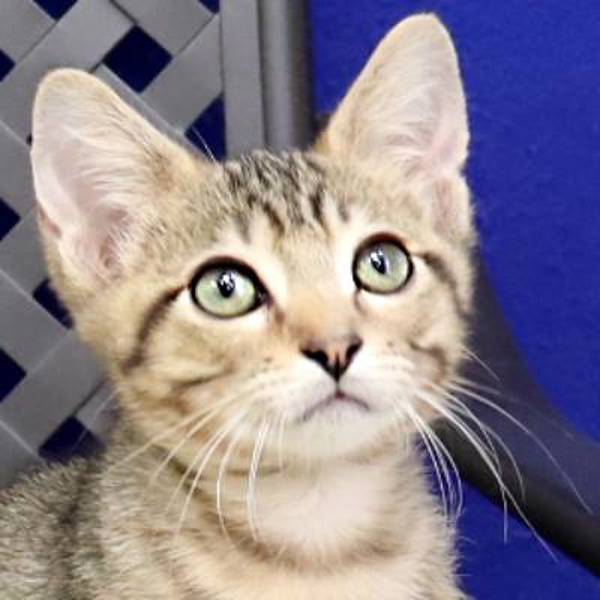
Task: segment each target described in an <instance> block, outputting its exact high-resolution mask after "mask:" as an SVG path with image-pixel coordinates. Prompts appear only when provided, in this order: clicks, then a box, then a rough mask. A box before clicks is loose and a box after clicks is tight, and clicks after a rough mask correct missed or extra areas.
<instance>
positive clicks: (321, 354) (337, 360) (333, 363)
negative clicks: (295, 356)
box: [301, 335, 362, 381]
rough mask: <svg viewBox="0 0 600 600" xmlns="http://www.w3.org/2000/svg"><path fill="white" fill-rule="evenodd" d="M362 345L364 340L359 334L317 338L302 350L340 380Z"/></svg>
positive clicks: (307, 356)
mask: <svg viewBox="0 0 600 600" xmlns="http://www.w3.org/2000/svg"><path fill="white" fill-rule="evenodd" d="M361 346H362V340H361V339H360V338H359V337H358V336H357V335H348V336H344V337H341V338H339V337H338V338H334V339H331V340H315V341H314V342H310V343H309V344H308V345H307V346H305V347H304V348H302V349H301V352H302V354H304V356H306V358H308V359H310V360H314V361H315V362H316V363H317V364H318V365H319V366H320V367H322V368H323V369H324V370H325V371H326V372H327V373H329V375H331V376H332V377H333V378H334V379H335V380H336V381H339V380H340V379H341V377H342V375H343V374H344V373H345V372H346V371H347V370H348V367H349V366H350V363H351V362H352V360H353V359H354V357H355V356H356V354H357V353H358V351H359V350H360V348H361Z"/></svg>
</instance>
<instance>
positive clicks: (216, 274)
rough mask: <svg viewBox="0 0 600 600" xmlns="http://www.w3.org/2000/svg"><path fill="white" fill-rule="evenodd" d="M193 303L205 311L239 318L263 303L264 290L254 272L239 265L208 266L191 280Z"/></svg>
mask: <svg viewBox="0 0 600 600" xmlns="http://www.w3.org/2000/svg"><path fill="white" fill-rule="evenodd" d="M190 292H191V295H192V299H193V300H194V302H195V303H196V304H197V305H198V306H199V307H200V308H201V309H202V310H204V311H205V312H207V313H208V314H210V315H212V316H214V317H220V318H223V319H230V318H233V317H241V316H242V315H245V314H247V313H249V312H251V311H252V310H254V309H255V308H258V306H260V305H261V304H262V303H263V300H264V294H263V290H262V288H261V286H260V284H259V283H258V280H257V278H256V276H254V274H253V273H252V272H251V271H249V270H248V269H247V268H245V267H242V266H241V265H235V264H225V265H217V266H214V267H209V268H208V269H206V270H205V271H203V272H201V273H200V274H199V275H198V276H197V277H196V278H194V280H193V281H192V284H191V287H190Z"/></svg>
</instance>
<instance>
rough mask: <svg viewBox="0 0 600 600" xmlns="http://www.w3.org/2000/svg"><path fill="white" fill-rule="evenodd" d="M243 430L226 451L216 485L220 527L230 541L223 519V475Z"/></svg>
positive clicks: (232, 439)
mask: <svg viewBox="0 0 600 600" xmlns="http://www.w3.org/2000/svg"><path fill="white" fill-rule="evenodd" d="M242 432H243V431H242V430H241V429H240V430H238V431H237V433H236V434H235V435H233V436H232V438H231V440H230V442H229V444H228V446H227V448H226V450H225V454H224V455H223V458H222V459H221V464H220V465H219V472H218V475H217V483H216V505H217V516H218V518H219V525H220V527H221V531H222V532H223V533H224V534H225V537H227V539H229V532H228V531H227V526H226V525H225V519H224V517H223V503H222V502H223V500H222V499H223V488H222V482H223V475H224V474H225V472H226V470H227V463H228V461H229V458H230V457H231V454H232V453H233V450H234V448H235V447H236V445H237V443H238V442H239V440H240V438H241V437H242Z"/></svg>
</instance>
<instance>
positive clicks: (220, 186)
mask: <svg viewBox="0 0 600 600" xmlns="http://www.w3.org/2000/svg"><path fill="white" fill-rule="evenodd" d="M33 139H34V143H33V149H32V162H33V173H34V180H35V189H36V194H37V199H38V204H39V213H40V228H41V232H42V237H43V240H44V243H45V248H46V253H47V259H48V264H49V269H50V273H51V277H52V281H53V282H54V285H55V287H56V288H57V289H58V291H59V292H60V295H61V297H62V298H63V299H64V301H65V303H66V305H67V306H68V308H69V309H70V311H71V312H72V314H73V315H74V318H75V322H76V326H77V330H78V332H79V334H80V336H81V337H82V338H83V339H84V340H85V341H86V342H87V343H88V344H89V345H90V346H91V347H92V348H94V349H95V351H96V352H97V353H98V355H99V356H100V358H101V359H102V360H103V362H104V364H105V366H106V369H107V371H108V373H109V375H110V377H111V379H112V381H113V382H114V385H115V387H116V389H117V390H118V394H119V399H120V407H121V412H122V416H121V418H120V421H119V423H118V425H117V426H116V430H115V432H114V436H113V439H112V441H111V442H110V443H109V445H108V447H107V449H106V451H105V452H104V453H103V454H102V455H101V456H99V457H96V458H93V459H85V460H84V459H77V460H74V461H73V462H71V463H70V464H69V465H67V466H55V467H52V468H50V469H48V470H46V471H45V472H41V473H39V474H36V475H33V476H30V477H29V478H27V479H25V480H24V481H22V482H20V483H18V484H17V485H15V486H14V487H13V488H12V489H9V490H8V491H5V492H3V493H2V495H1V496H0V589H1V590H2V598H9V599H22V598H27V599H30V600H37V599H40V600H41V599H42V598H43V599H44V600H59V599H60V600H65V599H73V600H74V599H77V600H92V599H94V600H108V599H111V600H113V599H116V598H118V599H120V600H130V599H131V600H133V599H141V598H143V599H144V600H152V599H157V600H158V599H160V600H164V599H165V598H172V599H174V600H184V599H185V600H191V599H198V600H199V599H206V600H217V599H222V600H224V599H228V600H238V599H239V600H242V599H243V600H250V599H258V598H260V599H261V600H282V599H285V600H338V599H339V600H349V599H352V600H373V599H374V598H377V599H379V600H392V599H393V600H425V599H426V600H457V599H464V598H465V596H464V594H463V593H462V592H461V591H460V590H459V587H458V584H457V578H456V575H455V558H456V553H455V549H454V547H453V546H454V541H453V536H454V533H453V529H452V525H451V524H450V523H449V521H448V520H446V519H445V518H444V515H443V514H442V511H441V509H440V507H439V506H438V501H437V500H436V499H435V498H434V495H433V494H432V493H431V491H430V489H429V484H428V480H427V477H426V473H425V468H424V467H423V465H422V459H421V456H420V452H419V451H418V449H417V444H416V437H417V433H418V431H419V430H422V429H423V428H425V427H426V426H428V424H429V423H430V422H431V421H432V420H433V419H434V418H436V417H439V416H444V415H447V414H448V408H447V405H446V402H445V400H444V393H443V390H444V386H445V385H447V384H449V382H450V381H451V380H452V377H453V376H454V375H455V374H456V370H457V367H458V364H459V357H460V354H461V347H462V344H463V343H464V339H465V336H466V320H467V315H468V313H469V310H470V302H471V264H470V254H471V249H472V246H473V244H474V241H475V234H474V231H473V226H472V211H471V207H470V204H469V194H468V189H467V186H466V184H465V181H464V179H463V176H462V173H461V169H462V167H463V164H464V161H465V159H466V155H467V143H468V127H467V115H466V108H465V99H464V95H463V90H462V85H461V80H460V74H459V69H458V65H457V59H456V55H455V52H454V49H453V46H452V42H451V40H450V38H449V36H448V33H447V32H446V30H445V29H444V27H443V26H442V25H441V24H440V23H439V22H438V21H437V20H436V18H435V17H432V16H428V15H422V16H416V17H413V18H410V19H407V20H406V21H404V22H402V23H400V24H399V25H398V26H396V27H395V28H394V29H393V30H392V31H391V32H390V33H389V34H388V35H387V37H386V38H385V39H384V40H383V41H382V42H381V44H380V45H379V47H378V48H377V50H376V51H375V53H374V55H373V57H372V58H371V59H370V61H369V62H368V64H367V66H366V67H365V69H364V70H363V72H362V73H361V75H360V76H359V78H358V80H357V81H356V83H354V85H353V86H352V88H351V89H350V91H349V93H348V95H347V96H346V98H345V99H344V100H343V102H342V103H341V105H340V107H339V108H338V110H337V111H336V113H335V114H334V116H333V117H332V120H331V122H330V124H329V126H328V128H327V129H326V131H325V132H324V133H323V135H322V136H321V138H320V139H319V141H318V142H317V143H316V145H315V146H314V148H313V149H311V150H310V151H308V152H306V153H301V152H291V153H284V154H278V155H275V154H272V153H269V152H265V151H260V152H254V153H251V154H249V155H247V156H243V157H241V158H240V159H239V160H232V161H228V162H225V163H224V164H214V163H212V162H208V161H206V160H204V159H202V158H199V157H197V156H192V155H191V154H190V153H188V152H187V151H186V150H184V149H182V148H180V147H179V146H177V145H176V144H175V143H173V142H172V141H170V140H169V139H168V138H167V137H165V136H164V135H162V134H160V133H159V132H158V131H156V130H155V129H154V128H152V127H151V126H150V125H149V124H148V123H146V122H145V121H144V120H143V119H142V118H141V117H140V116H139V115H137V114H136V113H134V112H133V111H132V109H130V108H129V107H128V106H126V105H125V104H124V103H123V102H122V101H121V100H120V99H119V98H118V97H117V96H116V95H115V94H114V93H113V92H112V91H111V90H110V89H108V88H107V87H106V86H105V85H104V84H102V83H100V82H99V81H97V80H96V79H94V78H93V77H91V76H89V75H87V74H84V73H81V72H78V71H73V70H59V71H56V72H54V73H52V74H50V75H49V76H48V77H47V78H46V79H45V80H44V81H43V83H42V84H41V86H40V89H39V92H38V95H37V98H36V102H35V109H34V115H33Z"/></svg>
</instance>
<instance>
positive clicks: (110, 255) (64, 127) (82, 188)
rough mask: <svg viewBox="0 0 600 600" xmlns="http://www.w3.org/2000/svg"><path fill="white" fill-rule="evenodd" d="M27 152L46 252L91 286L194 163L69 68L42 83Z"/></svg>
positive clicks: (116, 266) (116, 263) (106, 275)
mask: <svg viewBox="0 0 600 600" xmlns="http://www.w3.org/2000/svg"><path fill="white" fill-rule="evenodd" d="M31 158H32V166H33V177H34V184H35V191H36V196H37V200H38V205H39V210H40V226H41V228H42V232H43V234H44V238H45V240H46V242H47V245H48V246H49V251H50V253H51V254H52V255H54V256H55V257H56V260H58V262H59V263H60V269H61V271H63V272H64V274H65V276H66V277H67V278H68V279H70V280H72V283H73V284H76V285H77V286H78V287H83V288H86V289H88V290H90V288H94V287H95V286H99V285H102V284H103V283H105V282H106V280H107V279H110V278H111V277H113V276H115V275H116V274H117V273H118V272H119V271H120V270H122V269H123V267H124V265H125V263H126V262H127V256H126V254H127V252H128V251H129V250H130V246H131V244H132V243H135V242H136V238H137V237H139V235H140V232H141V231H142V229H143V227H144V224H145V222H146V221H147V220H148V219H149V217H150V216H151V215H152V213H153V212H156V211H157V210H158V207H156V206H154V203H155V202H156V200H157V199H158V198H160V196H161V195H163V192H166V191H168V189H169V187H170V186H172V185H173V182H174V181H176V180H177V177H178V176H179V175H181V174H182V170H183V171H185V170H189V169H192V168H194V160H193V159H192V157H191V156H190V155H189V154H188V153H187V152H185V151H184V150H183V149H181V148H179V147H178V146H177V145H175V144H174V143H173V142H172V141H170V140H169V139H168V138H167V137H166V136H164V135H162V134H160V133H159V132H158V131H157V130H156V129H154V128H153V127H152V126H151V125H150V124H149V123H147V122H146V121H145V120H144V119H143V118H142V117H141V116H140V115H138V114H137V113H136V112H134V111H133V110H132V109H131V108H130V107H129V106H128V105H126V104H125V103H124V102H123V101H122V100H121V99H120V98H119V97H118V96H117V95H116V94H115V93H114V92H113V91H112V90H111V89H110V88H109V87H108V86H107V85H105V84H104V83H101V82H100V81H99V80H98V79H96V78H95V77H92V76H91V75H88V74H86V73H84V72H82V71H76V70H71V69H62V70H58V71H54V72H53V73H51V74H50V75H48V76H47V77H46V78H45V79H44V81H43V82H42V84H41V86H40V88H39V91H38V93H37V96H36V99H35V105H34V112H33V145H32V151H31ZM137 241H139V240H137ZM90 291H91V290H90Z"/></svg>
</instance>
